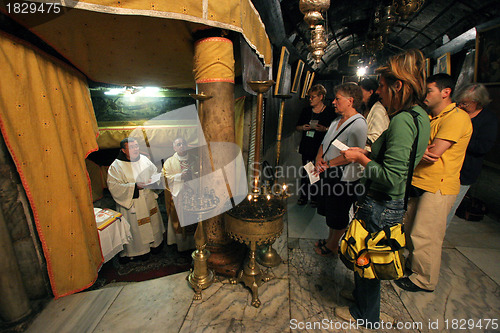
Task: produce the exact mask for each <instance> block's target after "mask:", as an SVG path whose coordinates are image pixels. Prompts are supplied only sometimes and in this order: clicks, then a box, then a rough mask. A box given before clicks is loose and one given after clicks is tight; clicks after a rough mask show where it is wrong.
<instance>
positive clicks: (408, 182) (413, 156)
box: [360, 110, 420, 210]
mask: <svg viewBox="0 0 500 333" xmlns="http://www.w3.org/2000/svg"><path fill="white" fill-rule="evenodd" d="M401 112H409V113H410V114H411V115H412V117H413V123H414V124H415V127H416V129H417V135H416V136H415V140H413V144H412V146H411V152H410V162H409V164H408V174H407V177H406V189H405V197H404V210H406V209H407V208H408V196H409V194H410V186H411V180H412V178H413V169H414V168H415V160H416V158H417V145H418V137H419V134H420V131H419V128H418V122H417V117H418V112H416V111H414V110H401ZM380 151H381V153H380V154H379V155H378V156H377V158H376V159H375V162H377V163H379V164H381V163H382V162H383V160H384V155H385V151H386V141H385V140H384V141H383V142H382V147H381V148H380ZM371 183H372V180H371V179H368V180H367V181H366V183H365V193H364V195H363V197H362V199H361V200H360V202H363V201H364V199H365V198H366V195H367V194H368V189H369V188H370V185H371Z"/></svg>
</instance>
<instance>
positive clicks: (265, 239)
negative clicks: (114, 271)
mask: <svg viewBox="0 0 500 333" xmlns="http://www.w3.org/2000/svg"><path fill="white" fill-rule="evenodd" d="M269 197H270V196H268V197H267V198H266V197H265V196H263V195H260V196H252V195H249V199H250V200H244V201H243V202H242V203H241V204H239V205H238V206H237V207H235V208H234V209H232V210H230V211H228V212H227V213H226V214H225V217H224V220H225V224H226V232H227V234H228V235H229V237H231V238H232V239H234V240H236V241H238V242H240V243H244V244H245V245H247V246H248V247H249V248H250V251H249V253H248V258H247V259H246V260H245V263H244V264H243V269H242V270H240V271H239V272H238V275H237V277H236V278H235V279H231V280H230V281H231V283H233V284H237V283H239V282H243V283H244V284H245V286H247V287H248V288H250V290H251V291H252V306H254V307H256V308H258V307H259V306H260V300H259V290H258V288H259V287H260V286H261V285H262V284H263V283H264V282H267V281H269V280H270V279H271V278H272V276H271V275H269V274H266V273H263V272H262V270H261V269H260V267H259V265H257V262H256V260H255V253H256V250H257V246H260V245H264V244H272V243H273V242H274V241H275V240H276V239H277V238H278V237H279V235H280V234H281V232H282V231H283V215H284V213H285V209H284V205H283V200H282V199H280V198H277V197H272V198H269ZM268 198H269V199H268Z"/></svg>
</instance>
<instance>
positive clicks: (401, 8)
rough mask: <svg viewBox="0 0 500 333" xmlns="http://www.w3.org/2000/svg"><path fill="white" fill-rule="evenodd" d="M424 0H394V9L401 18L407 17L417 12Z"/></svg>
mask: <svg viewBox="0 0 500 333" xmlns="http://www.w3.org/2000/svg"><path fill="white" fill-rule="evenodd" d="M424 2H425V0H395V1H394V9H395V10H396V13H397V14H398V15H399V16H400V18H401V19H402V20H406V19H408V18H409V17H410V16H411V15H413V14H415V13H416V12H418V11H419V10H420V9H421V8H422V6H423V5H424Z"/></svg>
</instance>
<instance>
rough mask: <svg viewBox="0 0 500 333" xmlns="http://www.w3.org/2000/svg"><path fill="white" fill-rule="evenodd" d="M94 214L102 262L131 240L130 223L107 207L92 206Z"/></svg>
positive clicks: (119, 250)
mask: <svg viewBox="0 0 500 333" xmlns="http://www.w3.org/2000/svg"><path fill="white" fill-rule="evenodd" d="M94 215H95V220H96V224H97V231H98V232H99V242H100V244H101V251H102V256H103V258H104V262H107V261H109V260H111V259H112V258H113V257H114V256H115V255H117V254H118V253H120V252H121V251H122V250H123V247H124V245H125V244H128V243H129V242H130V241H131V240H132V234H131V233H130V224H129V223H128V221H127V220H126V219H125V217H123V216H122V214H121V213H118V212H116V211H114V210H111V209H108V208H94Z"/></svg>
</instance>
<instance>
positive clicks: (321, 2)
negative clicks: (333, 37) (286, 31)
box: [299, 0, 330, 63]
mask: <svg viewBox="0 0 500 333" xmlns="http://www.w3.org/2000/svg"><path fill="white" fill-rule="evenodd" d="M328 8H330V0H299V9H300V11H301V12H302V14H304V21H305V22H306V23H307V24H308V25H309V28H310V29H311V44H309V50H310V51H311V55H312V57H313V59H314V61H315V62H316V63H318V62H320V61H321V58H322V57H323V55H324V54H325V49H326V46H327V45H328V43H327V40H326V33H325V27H324V26H323V22H324V18H323V14H322V13H323V12H326V11H327V10H328Z"/></svg>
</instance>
